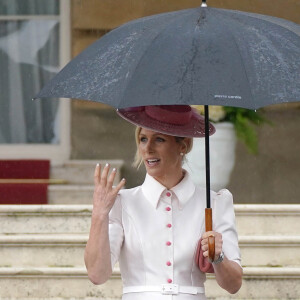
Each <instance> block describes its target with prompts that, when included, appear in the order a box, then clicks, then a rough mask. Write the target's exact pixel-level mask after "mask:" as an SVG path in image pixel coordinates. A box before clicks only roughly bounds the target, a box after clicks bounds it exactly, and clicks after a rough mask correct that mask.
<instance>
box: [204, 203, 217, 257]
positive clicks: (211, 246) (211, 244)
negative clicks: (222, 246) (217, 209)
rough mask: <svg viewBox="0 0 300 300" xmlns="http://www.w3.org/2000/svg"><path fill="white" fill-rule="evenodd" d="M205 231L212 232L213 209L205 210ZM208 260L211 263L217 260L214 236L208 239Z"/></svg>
mask: <svg viewBox="0 0 300 300" xmlns="http://www.w3.org/2000/svg"><path fill="white" fill-rule="evenodd" d="M205 231H212V209H211V208H205ZM208 258H209V260H210V262H213V261H214V258H215V237H214V236H213V235H211V236H209V237H208Z"/></svg>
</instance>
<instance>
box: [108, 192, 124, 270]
mask: <svg viewBox="0 0 300 300" xmlns="http://www.w3.org/2000/svg"><path fill="white" fill-rule="evenodd" d="M123 240H124V231H123V226H122V204H121V196H120V195H118V196H117V199H116V201H115V204H114V206H113V207H112V209H111V211H110V213H109V244H110V253H111V266H112V269H113V268H114V266H115V264H116V263H117V261H118V260H119V256H120V252H121V247H122V244H123Z"/></svg>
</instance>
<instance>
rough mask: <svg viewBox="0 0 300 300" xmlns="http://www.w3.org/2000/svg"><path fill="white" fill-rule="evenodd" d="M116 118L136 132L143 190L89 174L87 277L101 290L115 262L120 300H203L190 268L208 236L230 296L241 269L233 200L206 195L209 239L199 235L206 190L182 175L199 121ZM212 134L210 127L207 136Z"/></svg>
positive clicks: (200, 277)
mask: <svg viewBox="0 0 300 300" xmlns="http://www.w3.org/2000/svg"><path fill="white" fill-rule="evenodd" d="M118 113H119V115H120V116H122V117H123V118H125V119H126V120H128V121H129V122H131V123H133V124H135V125H137V126H138V127H137V130H136V142H137V154H136V161H135V163H136V165H138V164H140V162H143V163H144V165H145V167H146V171H147V175H146V179H145V182H144V183H143V184H142V185H141V186H138V187H136V188H133V189H128V190H126V189H123V190H121V188H122V187H124V185H125V180H124V179H122V180H121V182H120V183H119V184H118V185H117V186H116V187H113V186H112V184H113V181H114V178H115V175H116V170H115V169H113V170H112V172H111V173H110V174H109V165H106V166H105V167H104V169H103V170H102V172H101V167H100V166H98V165H97V167H96V170H95V192H94V201H93V213H92V221H91V229H90V236H89V240H88V242H87V246H86V250H85V263H86V267H87V270H88V276H89V278H90V280H91V281H92V282H93V283H94V284H102V283H104V282H106V281H107V280H108V278H109V277H110V275H111V274H112V269H113V266H114V265H115V263H116V262H117V261H119V263H120V269H121V274H122V280H123V286H124V287H123V297H122V299H123V300H128V299H130V300H148V299H149V300H168V299H178V300H191V299H197V300H198V299H199V300H200V299H201V300H202V299H206V298H205V291H204V281H205V274H204V273H202V272H201V271H200V269H199V268H198V267H197V266H196V264H195V252H196V248H197V244H198V241H199V239H200V238H201V237H202V242H201V243H202V246H201V247H202V250H203V252H204V253H203V255H204V257H207V256H208V245H207V243H208V241H207V240H208V236H209V235H211V234H213V235H214V236H215V262H214V263H213V268H214V272H215V275H216V280H217V282H218V284H219V285H220V286H221V287H222V288H224V289H225V290H227V291H228V292H229V293H236V292H237V291H238V290H239V288H240V287H241V282H242V268H241V265H240V254H239V248H238V239H237V233H236V230H235V220H234V210H233V202H232V195H231V194H230V192H229V191H228V190H221V191H220V192H218V193H214V192H212V208H213V224H214V231H211V232H204V210H205V204H206V201H205V199H206V198H205V189H202V188H200V187H197V186H195V185H194V183H193V182H192V180H191V179H190V176H189V174H188V172H186V171H185V170H184V169H182V162H183V159H184V155H185V154H186V153H188V152H189V151H190V150H191V148H192V138H193V137H203V136H204V120H203V117H202V116H200V115H198V114H197V113H196V112H195V111H194V110H193V109H191V107H190V106H188V105H180V106H175V105H173V106H145V107H139V108H133V109H122V110H119V111H118ZM213 133H214V127H213V126H212V125H211V124H210V134H213Z"/></svg>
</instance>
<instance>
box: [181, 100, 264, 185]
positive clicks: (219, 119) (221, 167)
mask: <svg viewBox="0 0 300 300" xmlns="http://www.w3.org/2000/svg"><path fill="white" fill-rule="evenodd" d="M193 107H194V108H196V109H197V110H198V111H199V113H200V114H204V106H202V105H194V106H193ZM209 119H210V121H211V122H213V124H214V126H215V127H216V133H215V134H214V135H213V136H211V137H210V168H211V188H212V189H213V190H219V189H221V188H224V187H226V186H227V184H228V183H229V178H230V173H231V171H232V169H233V167H234V161H235V145H236V138H238V139H240V140H241V141H242V142H243V143H244V144H245V145H246V147H247V149H248V152H249V153H252V154H256V153H257V151H258V139H257V133H256V130H255V126H259V125H261V124H263V123H265V122H267V120H266V119H265V118H264V116H263V114H262V112H261V111H254V110H249V109H244V108H237V107H224V106H209ZM204 157H205V154H204V139H194V146H193V150H192V151H191V152H190V153H189V154H188V155H187V157H186V161H185V163H184V168H185V169H187V170H188V171H189V172H190V174H191V176H192V179H193V181H194V182H195V183H196V184H199V185H202V186H205V159H204Z"/></svg>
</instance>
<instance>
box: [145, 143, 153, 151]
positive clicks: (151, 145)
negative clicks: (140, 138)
mask: <svg viewBox="0 0 300 300" xmlns="http://www.w3.org/2000/svg"><path fill="white" fill-rule="evenodd" d="M146 151H147V152H152V151H153V144H152V142H151V141H148V142H147V144H146Z"/></svg>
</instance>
